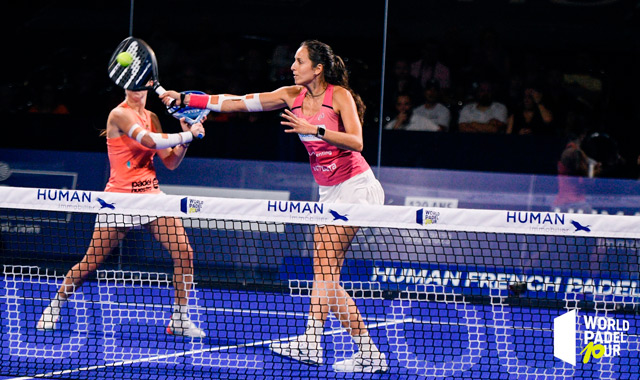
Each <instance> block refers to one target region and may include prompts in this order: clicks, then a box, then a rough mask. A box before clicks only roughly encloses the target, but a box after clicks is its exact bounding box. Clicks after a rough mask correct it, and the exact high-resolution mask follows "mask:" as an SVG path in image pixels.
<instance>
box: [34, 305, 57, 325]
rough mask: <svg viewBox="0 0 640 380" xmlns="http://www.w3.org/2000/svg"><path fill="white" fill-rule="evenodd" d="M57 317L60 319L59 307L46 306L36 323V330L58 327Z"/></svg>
mask: <svg viewBox="0 0 640 380" xmlns="http://www.w3.org/2000/svg"><path fill="white" fill-rule="evenodd" d="M58 319H60V307H54V306H51V305H49V306H47V308H46V309H44V311H43V312H42V315H41V316H40V320H39V321H38V324H37V325H36V329H38V330H55V329H57V328H58V325H57V323H58Z"/></svg>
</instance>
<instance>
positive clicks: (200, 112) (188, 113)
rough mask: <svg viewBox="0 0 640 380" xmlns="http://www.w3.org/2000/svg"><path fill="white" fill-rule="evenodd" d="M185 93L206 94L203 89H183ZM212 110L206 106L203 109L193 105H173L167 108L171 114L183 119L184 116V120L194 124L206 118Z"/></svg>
mask: <svg viewBox="0 0 640 380" xmlns="http://www.w3.org/2000/svg"><path fill="white" fill-rule="evenodd" d="M183 93H184V94H200V95H206V94H205V93H204V92H202V91H183ZM210 111H211V110H208V109H206V108H204V109H203V108H193V107H184V106H172V107H169V108H167V112H169V114H171V116H173V117H175V118H176V119H182V118H183V117H184V120H185V121H186V122H187V123H189V124H190V125H193V124H195V123H198V122H201V121H202V120H204V119H205V118H206V117H207V115H208V114H209V112H210Z"/></svg>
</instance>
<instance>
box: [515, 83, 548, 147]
mask: <svg viewBox="0 0 640 380" xmlns="http://www.w3.org/2000/svg"><path fill="white" fill-rule="evenodd" d="M523 95H524V96H523V97H522V100H521V102H520V104H518V105H516V107H515V110H514V111H513V113H512V114H511V115H509V119H508V121H507V134H514V135H530V134H534V135H551V134H553V132H554V131H553V113H552V112H551V110H550V109H549V108H548V107H547V106H546V105H545V104H544V103H543V101H542V100H543V96H542V92H540V91H538V90H536V89H534V88H531V87H529V88H526V89H525V90H524V94H523Z"/></svg>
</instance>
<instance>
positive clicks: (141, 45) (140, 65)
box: [109, 37, 166, 95]
mask: <svg viewBox="0 0 640 380" xmlns="http://www.w3.org/2000/svg"><path fill="white" fill-rule="evenodd" d="M122 52H127V53H129V54H130V55H131V58H132V60H131V63H129V64H128V65H126V66H123V65H121V64H120V63H119V62H118V58H117V57H118V54H120V53H122ZM109 78H111V80H112V81H113V82H114V83H115V84H116V85H118V86H120V87H122V88H124V89H127V90H131V91H141V90H154V91H155V92H156V93H157V94H158V95H162V94H164V93H165V92H166V90H165V89H164V88H163V87H162V86H161V85H160V82H159V81H158V62H157V61H156V55H155V53H154V52H153V50H152V49H151V47H150V46H149V45H147V43H146V42H144V41H142V40H141V39H139V38H134V37H127V38H125V39H124V40H123V41H122V42H120V45H118V47H117V48H116V50H115V51H114V52H113V55H112V56H111V59H110V60H109Z"/></svg>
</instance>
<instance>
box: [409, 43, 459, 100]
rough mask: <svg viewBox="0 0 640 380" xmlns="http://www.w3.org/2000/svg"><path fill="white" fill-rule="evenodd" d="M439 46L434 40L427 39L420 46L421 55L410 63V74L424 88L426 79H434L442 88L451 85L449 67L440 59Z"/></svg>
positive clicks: (445, 88) (446, 88)
mask: <svg viewBox="0 0 640 380" xmlns="http://www.w3.org/2000/svg"><path fill="white" fill-rule="evenodd" d="M439 49H440V47H439V46H438V43H437V42H436V41H434V40H428V41H427V42H426V43H425V44H424V46H423V48H422V56H421V57H420V59H419V60H417V61H415V62H413V63H412V64H411V76H413V77H414V78H417V79H418V81H419V83H420V86H422V88H424V87H425V86H426V84H427V82H428V81H430V80H435V81H437V82H438V84H439V85H440V88H441V89H442V90H448V89H449V87H451V78H450V73H449V68H448V67H447V66H446V65H445V64H444V63H442V62H441V61H440V51H439Z"/></svg>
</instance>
